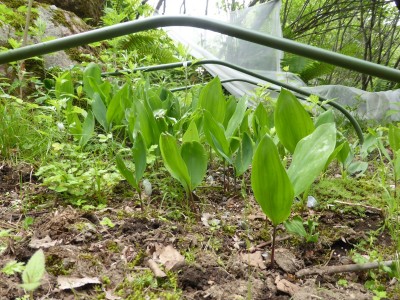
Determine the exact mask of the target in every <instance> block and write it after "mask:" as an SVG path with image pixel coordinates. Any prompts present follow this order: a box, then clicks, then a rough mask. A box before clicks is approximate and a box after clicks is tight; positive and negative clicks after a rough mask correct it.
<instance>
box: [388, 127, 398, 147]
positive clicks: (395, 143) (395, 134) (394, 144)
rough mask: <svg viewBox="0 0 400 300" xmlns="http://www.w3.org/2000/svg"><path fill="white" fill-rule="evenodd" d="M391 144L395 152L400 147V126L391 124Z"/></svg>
mask: <svg viewBox="0 0 400 300" xmlns="http://www.w3.org/2000/svg"><path fill="white" fill-rule="evenodd" d="M389 145H390V148H392V150H393V152H397V150H399V149H400V128H398V127H396V126H394V125H393V124H389Z"/></svg>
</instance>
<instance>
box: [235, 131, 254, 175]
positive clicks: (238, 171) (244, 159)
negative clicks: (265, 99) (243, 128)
mask: <svg viewBox="0 0 400 300" xmlns="http://www.w3.org/2000/svg"><path fill="white" fill-rule="evenodd" d="M252 158H253V142H252V141H251V138H250V136H249V135H248V134H247V133H246V132H244V133H243V136H242V140H241V142H240V147H239V151H238V153H237V155H236V159H235V164H234V166H235V175H236V176H240V175H242V174H243V173H244V172H246V170H247V169H248V168H249V165H250V164H251V160H252Z"/></svg>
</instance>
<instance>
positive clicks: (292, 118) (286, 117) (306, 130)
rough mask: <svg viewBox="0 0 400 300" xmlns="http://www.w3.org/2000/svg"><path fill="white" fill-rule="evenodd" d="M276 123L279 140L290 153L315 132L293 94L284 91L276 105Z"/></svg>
mask: <svg viewBox="0 0 400 300" xmlns="http://www.w3.org/2000/svg"><path fill="white" fill-rule="evenodd" d="M274 121H275V129H276V133H277V135H278V137H279V140H280V141H281V143H282V145H283V146H284V147H285V148H286V149H287V150H288V151H289V152H290V153H293V152H294V149H295V148H296V145H297V143H298V142H299V141H300V140H301V139H302V138H304V137H306V136H307V135H309V134H310V133H311V132H313V131H314V124H313V121H312V119H311V117H310V116H309V114H308V112H307V111H306V110H305V109H304V107H303V105H301V103H300V102H299V100H297V98H296V97H295V96H294V95H293V94H292V93H291V92H289V91H287V90H284V89H282V90H281V93H280V94H279V97H278V101H277V103H276V108H275V114H274Z"/></svg>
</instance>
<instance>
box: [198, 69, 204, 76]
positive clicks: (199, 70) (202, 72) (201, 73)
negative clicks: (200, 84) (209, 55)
mask: <svg viewBox="0 0 400 300" xmlns="http://www.w3.org/2000/svg"><path fill="white" fill-rule="evenodd" d="M196 72H197V73H198V74H199V75H200V76H201V75H203V74H204V69H203V68H202V67H198V68H196Z"/></svg>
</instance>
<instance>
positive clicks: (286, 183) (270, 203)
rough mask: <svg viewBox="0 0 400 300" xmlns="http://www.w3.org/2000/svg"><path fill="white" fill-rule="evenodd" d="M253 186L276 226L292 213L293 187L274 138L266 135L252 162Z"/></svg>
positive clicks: (264, 209)
mask: <svg viewBox="0 0 400 300" xmlns="http://www.w3.org/2000/svg"><path fill="white" fill-rule="evenodd" d="M251 186H252V188H253V192H254V197H255V198H256V200H257V202H258V203H259V204H260V206H261V208H262V210H263V212H264V213H265V214H266V215H267V217H268V218H269V219H270V220H271V222H272V224H273V225H274V226H277V225H278V224H279V223H282V222H284V221H285V220H286V219H287V218H288V217H289V215H290V208H291V206H292V203H293V198H294V195H293V187H292V184H291V182H290V180H289V177H288V175H287V174H286V171H285V169H284V167H283V165H282V162H281V159H280V157H279V154H278V149H277V148H276V146H275V144H274V142H273V141H272V139H271V138H270V137H269V136H268V135H265V136H264V138H263V139H262V140H261V142H260V143H259V145H258V147H257V149H256V152H255V154H254V158H253V163H252V174H251Z"/></svg>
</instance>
